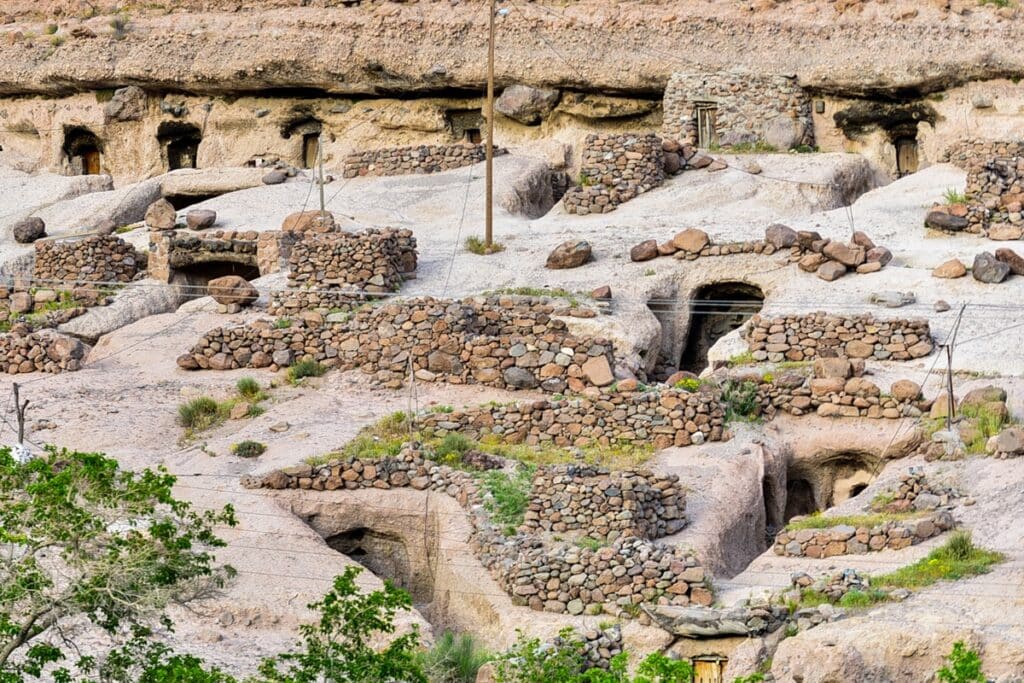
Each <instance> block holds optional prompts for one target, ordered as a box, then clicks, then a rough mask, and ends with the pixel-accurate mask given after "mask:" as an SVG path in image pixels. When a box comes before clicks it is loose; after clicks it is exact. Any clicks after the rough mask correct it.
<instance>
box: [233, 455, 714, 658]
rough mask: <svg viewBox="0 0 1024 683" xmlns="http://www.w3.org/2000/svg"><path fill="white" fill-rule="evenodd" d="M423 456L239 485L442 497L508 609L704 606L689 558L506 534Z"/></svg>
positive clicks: (475, 489) (475, 492)
mask: <svg viewBox="0 0 1024 683" xmlns="http://www.w3.org/2000/svg"><path fill="white" fill-rule="evenodd" d="M423 455H424V454H423V453H422V452H421V451H420V450H419V448H418V447H417V446H415V445H409V444H407V445H406V446H405V447H403V450H402V452H401V453H400V454H399V455H398V456H396V457H394V458H383V459H379V460H363V459H354V458H352V459H347V460H335V461H332V462H328V463H325V464H323V465H319V466H316V467H314V466H311V465H299V466H296V467H290V468H286V469H284V470H277V471H274V472H271V473H270V474H267V475H265V476H263V477H259V478H253V477H247V478H245V479H244V480H243V484H244V485H245V486H248V487H256V488H259V487H262V488H270V489H277V490H282V489H311V490H318V491H332V490H337V489H343V488H344V489H358V488H380V489H390V488H394V487H412V488H415V489H418V490H432V491H438V492H443V493H445V494H447V495H449V496H451V497H453V498H454V499H455V500H457V501H458V502H459V504H460V505H461V506H462V507H463V508H465V509H466V511H467V514H468V515H469V517H470V520H471V522H472V524H473V527H474V534H473V536H472V538H471V546H472V547H473V549H474V552H475V553H476V554H477V556H478V557H479V558H480V561H481V563H482V564H483V565H484V567H486V568H487V569H488V570H489V571H490V572H491V574H492V576H494V578H495V580H497V581H498V583H499V585H501V586H502V588H503V589H504V590H505V591H507V592H508V593H509V595H511V596H512V600H513V602H514V603H516V604H520V605H526V606H529V607H530V608H531V609H535V610H544V611H548V612H559V613H566V612H567V613H569V614H574V615H575V614H582V613H583V612H584V610H587V609H588V607H589V606H594V607H593V608H591V610H590V611H591V612H593V613H598V612H608V613H611V614H613V615H614V614H622V615H623V616H629V615H630V614H631V613H632V610H633V609H634V607H635V605H638V604H640V603H643V602H657V603H658V604H675V605H686V604H690V603H695V604H705V605H709V604H711V601H712V594H711V592H710V590H708V588H707V586H706V577H705V574H704V570H703V569H702V568H701V567H700V566H699V565H698V563H697V561H696V559H695V558H694V557H693V555H692V554H690V553H688V552H686V551H683V550H681V549H673V548H670V547H668V546H663V545H657V544H654V543H652V542H650V541H647V540H644V539H640V538H636V537H627V538H620V539H618V540H616V541H615V542H613V543H612V544H611V545H609V546H606V547H602V548H598V549H596V550H593V549H589V548H578V547H576V546H575V545H571V544H559V545H557V546H554V547H548V546H546V545H545V544H544V542H543V540H542V539H541V538H540V537H539V536H536V535H534V534H528V533H523V532H519V533H516V534H515V535H513V536H506V535H505V534H504V532H503V530H502V529H499V528H497V527H496V526H495V525H494V524H493V522H492V521H491V519H490V516H489V514H488V513H487V512H486V506H485V505H484V503H485V500H484V496H485V495H486V494H484V493H483V492H482V491H481V490H480V488H479V485H478V482H477V479H476V478H475V477H474V475H473V474H471V473H469V472H465V471H461V470H455V469H452V468H450V467H447V466H444V465H438V464H436V463H435V462H433V461H431V460H427V459H424V457H423ZM598 605H600V606H601V607H600V609H598V608H597V606H598ZM588 640H589V638H588Z"/></svg>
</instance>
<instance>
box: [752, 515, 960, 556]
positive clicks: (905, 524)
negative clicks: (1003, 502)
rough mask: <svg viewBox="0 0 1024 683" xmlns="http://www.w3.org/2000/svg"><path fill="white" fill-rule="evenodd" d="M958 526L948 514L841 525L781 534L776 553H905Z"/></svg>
mask: <svg viewBox="0 0 1024 683" xmlns="http://www.w3.org/2000/svg"><path fill="white" fill-rule="evenodd" d="M954 526H955V523H954V521H953V517H952V515H950V514H949V513H948V512H945V511H940V512H935V513H932V514H929V515H926V516H924V517H920V518H916V519H907V520H894V521H889V522H885V523H884V524H879V525H877V526H872V527H866V526H862V527H853V526H850V525H848V524H847V525H839V526H833V527H829V528H827V529H800V530H796V531H780V532H779V534H778V535H777V536H776V537H775V545H774V546H773V548H772V550H773V551H774V552H775V554H776V555H784V556H788V557H810V558H821V557H835V556H836V555H861V554H863V553H867V552H878V551H880V550H886V549H888V550H902V549H903V548H909V547H910V546H912V545H917V544H918V543H921V542H922V541H926V540H928V539H929V538H932V537H933V536H938V535H939V534H941V533H943V532H945V531H949V530H950V529H952V528H953V527H954Z"/></svg>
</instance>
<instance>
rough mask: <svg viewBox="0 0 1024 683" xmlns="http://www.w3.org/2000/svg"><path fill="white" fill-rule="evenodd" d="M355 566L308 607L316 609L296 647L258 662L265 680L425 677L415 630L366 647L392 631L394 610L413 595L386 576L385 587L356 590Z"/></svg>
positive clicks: (351, 681)
mask: <svg viewBox="0 0 1024 683" xmlns="http://www.w3.org/2000/svg"><path fill="white" fill-rule="evenodd" d="M360 571H362V569H361V568H359V567H351V566H350V567H346V568H345V572H344V573H343V574H342V575H341V576H337V577H335V579H334V586H333V588H332V589H331V591H330V592H328V593H327V595H326V596H324V598H323V599H322V600H320V601H319V602H315V603H313V604H311V605H309V608H310V609H312V610H315V611H316V612H318V613H319V619H318V620H317V622H315V623H313V624H304V625H302V626H300V627H299V630H300V632H301V634H302V639H303V642H302V644H301V649H300V651H299V652H296V653H290V654H283V655H279V656H277V657H271V658H269V659H266V660H264V661H263V663H262V664H261V665H260V668H259V673H260V679H259V680H260V681H261V682H266V683H314V682H322V683H380V682H381V681H403V683H427V676H426V674H425V673H424V672H423V668H422V667H421V666H420V664H419V663H418V661H417V658H416V647H417V644H418V643H419V631H418V630H417V629H416V628H413V630H412V631H411V632H410V633H406V634H404V635H401V636H397V637H395V638H393V639H392V640H391V642H390V643H389V644H388V645H387V647H385V648H384V649H382V650H380V651H377V650H375V649H374V648H373V647H371V644H370V641H371V638H372V637H373V636H374V635H375V634H378V633H383V634H387V635H390V634H393V633H394V632H395V625H394V619H395V614H397V613H398V612H399V611H406V610H408V609H410V608H411V607H412V598H411V597H410V596H409V594H408V593H406V592H405V591H403V590H401V589H399V588H395V587H394V586H392V585H391V584H390V583H389V582H385V583H384V589H383V590H379V591H373V592H371V593H365V594H364V593H361V592H360V591H359V588H358V586H356V581H355V579H356V576H358V575H359V573H360Z"/></svg>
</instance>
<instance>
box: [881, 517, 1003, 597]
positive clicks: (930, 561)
mask: <svg viewBox="0 0 1024 683" xmlns="http://www.w3.org/2000/svg"><path fill="white" fill-rule="evenodd" d="M1004 559H1006V558H1005V557H1004V556H1003V554H1002V553H998V552H995V551H993V550H985V549H984V548H979V547H978V546H976V545H975V544H974V541H973V539H972V538H971V533H970V532H969V531H965V530H963V529H961V530H959V531H955V532H953V533H952V534H951V535H950V537H949V539H948V540H947V541H946V542H945V543H944V544H942V545H941V546H939V547H938V548H935V549H934V550H932V551H931V552H930V553H928V555H926V556H925V557H923V558H921V559H920V560H918V561H917V562H915V563H914V564H911V565H907V566H906V567H900V568H899V569H897V570H896V571H894V572H890V573H888V574H882V575H881V576H875V577H872V579H871V583H872V584H873V585H875V586H889V587H892V588H920V587H922V586H930V585H932V584H933V583H936V582H938V581H951V580H956V579H962V578H964V577H968V576H978V575H980V574H987V573H988V572H989V570H990V569H991V568H992V566H993V565H995V564H998V563H999V562H1002V561H1003V560H1004Z"/></svg>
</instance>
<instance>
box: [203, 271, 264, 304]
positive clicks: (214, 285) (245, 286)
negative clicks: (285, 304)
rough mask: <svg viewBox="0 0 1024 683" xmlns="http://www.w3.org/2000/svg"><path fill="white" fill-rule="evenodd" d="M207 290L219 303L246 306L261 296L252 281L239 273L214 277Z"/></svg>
mask: <svg viewBox="0 0 1024 683" xmlns="http://www.w3.org/2000/svg"><path fill="white" fill-rule="evenodd" d="M207 292H208V293H209V295H210V296H212V297H213V300H214V301H216V302H217V303H219V304H223V305H225V306H230V305H231V304H238V305H240V306H245V305H248V304H251V303H252V302H254V301H256V299H258V298H259V296H260V293H259V291H258V290H257V289H256V287H254V286H253V284H252V283H251V282H249V281H248V280H246V279H245V278H244V277H240V276H238V275H225V276H224V277H218V278H214V279H213V280H210V282H209V283H208V284H207Z"/></svg>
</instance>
